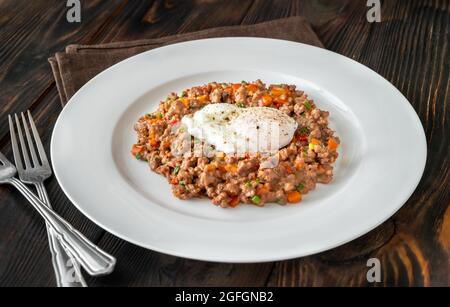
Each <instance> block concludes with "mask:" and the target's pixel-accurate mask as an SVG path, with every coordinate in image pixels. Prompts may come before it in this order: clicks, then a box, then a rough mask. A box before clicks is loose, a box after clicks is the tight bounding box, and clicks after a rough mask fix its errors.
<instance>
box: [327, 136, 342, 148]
mask: <svg viewBox="0 0 450 307" xmlns="http://www.w3.org/2000/svg"><path fill="white" fill-rule="evenodd" d="M338 145H339V144H338V143H337V142H336V141H335V140H334V139H333V138H331V139H329V140H328V149H329V150H336V149H337V148H338Z"/></svg>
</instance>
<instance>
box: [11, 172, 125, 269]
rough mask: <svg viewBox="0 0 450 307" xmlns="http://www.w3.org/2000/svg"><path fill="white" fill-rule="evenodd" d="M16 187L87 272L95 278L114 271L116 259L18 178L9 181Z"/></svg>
mask: <svg viewBox="0 0 450 307" xmlns="http://www.w3.org/2000/svg"><path fill="white" fill-rule="evenodd" d="M8 182H9V183H10V184H12V185H13V186H14V187H16V188H17V189H18V190H19V191H20V192H21V193H22V194H23V196H25V198H27V199H28V201H29V202H30V203H31V204H32V205H33V207H34V208H35V209H36V210H37V211H38V212H39V214H40V215H41V216H42V217H43V218H44V220H45V221H46V222H47V224H49V225H50V226H51V227H52V228H53V230H54V231H55V233H56V235H57V237H58V239H59V241H60V242H61V243H62V244H63V246H64V247H65V248H66V249H67V250H68V251H69V252H70V254H71V255H72V256H73V257H74V258H75V259H76V260H77V261H78V262H79V263H80V265H81V266H82V267H83V268H84V269H85V270H86V272H87V273H88V274H90V275H93V276H101V275H106V274H109V273H111V272H112V271H113V270H114V266H115V264H116V259H115V258H114V257H113V256H111V255H109V254H108V253H106V252H105V251H103V250H101V249H100V248H99V247H97V246H96V245H94V244H93V243H92V242H91V241H89V240H88V239H87V238H86V237H84V236H83V235H82V234H81V233H80V232H78V231H77V230H75V229H74V228H73V227H72V226H71V225H70V224H69V223H68V222H66V221H65V220H64V219H63V218H62V217H60V216H59V215H58V214H56V213H55V212H54V211H53V210H51V209H50V208H48V207H47V206H46V205H45V204H44V203H43V202H42V201H41V200H40V199H39V198H37V197H36V196H35V195H34V194H33V192H31V191H30V189H28V187H27V186H25V184H23V183H22V182H21V181H19V180H18V179H16V178H12V179H10V180H9V181H8Z"/></svg>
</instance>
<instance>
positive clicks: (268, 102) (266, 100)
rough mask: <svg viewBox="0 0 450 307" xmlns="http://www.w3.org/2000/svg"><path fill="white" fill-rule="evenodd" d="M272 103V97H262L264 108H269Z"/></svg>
mask: <svg viewBox="0 0 450 307" xmlns="http://www.w3.org/2000/svg"><path fill="white" fill-rule="evenodd" d="M272 101H273V99H272V97H271V96H269V95H264V96H262V99H261V104H262V106H264V107H268V106H270V105H271V104H272Z"/></svg>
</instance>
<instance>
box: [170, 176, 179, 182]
mask: <svg viewBox="0 0 450 307" xmlns="http://www.w3.org/2000/svg"><path fill="white" fill-rule="evenodd" d="M170 183H171V184H178V179H177V178H175V177H174V178H172V179H170Z"/></svg>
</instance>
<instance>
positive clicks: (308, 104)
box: [303, 99, 312, 111]
mask: <svg viewBox="0 0 450 307" xmlns="http://www.w3.org/2000/svg"><path fill="white" fill-rule="evenodd" d="M303 105H304V106H305V108H306V110H308V111H309V110H311V108H312V105H311V102H309V100H308V99H306V100H305V102H303Z"/></svg>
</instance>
